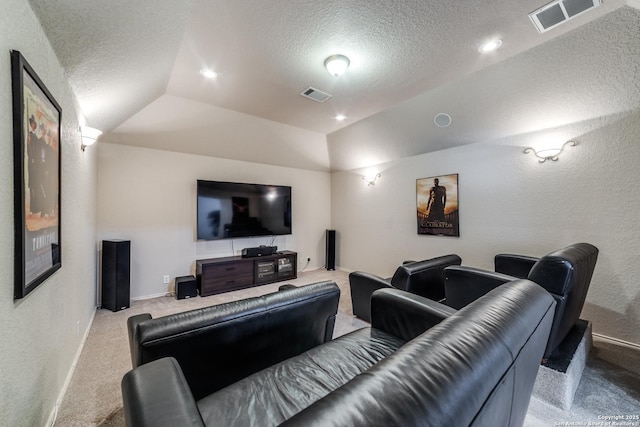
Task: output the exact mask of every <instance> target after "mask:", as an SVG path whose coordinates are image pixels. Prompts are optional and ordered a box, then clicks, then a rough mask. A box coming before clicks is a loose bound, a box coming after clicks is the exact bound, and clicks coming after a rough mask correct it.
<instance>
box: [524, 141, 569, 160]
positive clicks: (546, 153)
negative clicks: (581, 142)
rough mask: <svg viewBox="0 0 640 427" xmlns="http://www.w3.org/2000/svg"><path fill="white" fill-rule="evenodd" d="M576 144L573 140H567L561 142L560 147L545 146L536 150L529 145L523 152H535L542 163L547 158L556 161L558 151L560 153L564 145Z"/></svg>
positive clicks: (558, 154)
mask: <svg viewBox="0 0 640 427" xmlns="http://www.w3.org/2000/svg"><path fill="white" fill-rule="evenodd" d="M576 144H577V142H575V141H567V142H565V143H564V144H562V147H560V148H547V149H545V150H538V151H536V150H534V149H533V148H531V147H527V148H525V150H524V154H529V153H533V154H535V155H536V157H537V158H538V161H539V162H540V163H544V162H546V161H547V160H552V161H554V162H557V161H558V156H560V153H562V151H563V150H564V147H566V146H567V145H570V146H572V147H574V146H576Z"/></svg>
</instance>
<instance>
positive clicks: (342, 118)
mask: <svg viewBox="0 0 640 427" xmlns="http://www.w3.org/2000/svg"><path fill="white" fill-rule="evenodd" d="M346 118H347V116H345V115H344V114H338V115H337V116H336V120H337V121H339V122H342V121H344V120H345V119H346Z"/></svg>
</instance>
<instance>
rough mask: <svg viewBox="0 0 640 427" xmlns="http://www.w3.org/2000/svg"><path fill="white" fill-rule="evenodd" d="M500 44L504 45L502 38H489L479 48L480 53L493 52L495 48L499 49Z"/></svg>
mask: <svg viewBox="0 0 640 427" xmlns="http://www.w3.org/2000/svg"><path fill="white" fill-rule="evenodd" d="M500 46H502V40H500V39H495V40H489V41H488V42H485V43H482V44H481V45H480V47H479V48H478V52H480V53H489V52H493V51H494V50H496V49H498V48H499V47H500Z"/></svg>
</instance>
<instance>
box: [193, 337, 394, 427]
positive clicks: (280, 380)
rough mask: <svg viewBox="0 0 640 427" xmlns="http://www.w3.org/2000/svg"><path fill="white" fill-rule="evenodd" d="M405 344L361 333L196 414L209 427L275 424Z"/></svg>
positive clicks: (258, 378) (202, 404)
mask: <svg viewBox="0 0 640 427" xmlns="http://www.w3.org/2000/svg"><path fill="white" fill-rule="evenodd" d="M404 343H405V342H404V341H402V340H400V339H399V338H397V337H395V336H393V335H390V334H388V333H386V332H383V331H380V330H376V329H371V328H363V329H359V330H357V331H354V332H352V333H350V334H347V335H344V336H342V337H339V338H336V339H335V340H333V341H330V342H327V343H325V344H324V345H321V346H319V347H315V348H313V349H311V350H309V351H307V352H305V353H303V354H301V355H300V356H296V357H294V358H291V359H289V360H286V361H284V362H282V363H278V364H276V365H274V366H271V367H269V368H267V369H264V370H262V371H260V372H258V373H255V374H253V375H251V376H249V377H247V378H244V379H243V380H240V381H238V382H237V383H234V384H232V385H230V386H228V387H226V388H224V389H222V390H219V391H217V392H215V393H213V394H211V395H209V396H207V397H204V398H203V399H201V400H200V401H198V409H199V410H200V414H201V415H202V419H203V420H204V423H205V425H229V426H230V425H239V426H240V425H241V426H252V425H255V426H264V425H277V424H280V423H282V422H284V421H285V420H287V419H288V418H291V417H292V416H293V415H295V414H296V413H298V412H300V411H301V410H303V409H304V408H306V407H308V406H309V405H311V404H312V403H313V402H315V401H317V400H319V399H321V398H322V397H324V396H326V395H327V394H329V393H331V392H332V391H334V390H335V389H337V388H339V387H340V386H342V385H344V384H346V383H347V382H349V381H350V380H351V379H353V378H354V377H355V376H356V375H359V374H361V373H362V372H364V371H366V370H367V369H369V368H370V367H372V366H373V365H375V364H376V363H378V362H379V361H380V360H382V359H384V358H386V357H387V356H389V355H391V354H392V353H394V352H395V351H396V350H397V349H399V348H400V347H401V346H402V345H403V344H404ZM257 357H259V355H258V356H257ZM220 369H224V366H221V367H220Z"/></svg>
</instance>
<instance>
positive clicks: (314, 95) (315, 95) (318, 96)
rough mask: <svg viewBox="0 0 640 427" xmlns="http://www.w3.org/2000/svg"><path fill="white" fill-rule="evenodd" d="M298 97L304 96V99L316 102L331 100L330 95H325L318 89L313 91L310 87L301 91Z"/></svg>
mask: <svg viewBox="0 0 640 427" xmlns="http://www.w3.org/2000/svg"><path fill="white" fill-rule="evenodd" d="M300 95H302V96H304V97H305V98H309V99H311V100H313V101H316V102H324V101H326V100H327V99H329V98H331V96H332V95H329V94H328V93H325V92H323V91H321V90H318V89H314V88H312V87H309V88H307V89H305V90H303V91H302V92H301V93H300Z"/></svg>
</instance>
